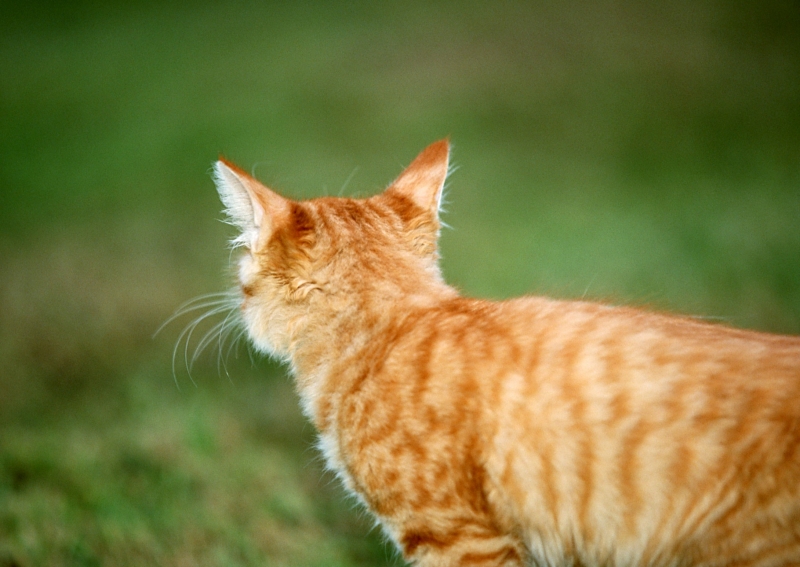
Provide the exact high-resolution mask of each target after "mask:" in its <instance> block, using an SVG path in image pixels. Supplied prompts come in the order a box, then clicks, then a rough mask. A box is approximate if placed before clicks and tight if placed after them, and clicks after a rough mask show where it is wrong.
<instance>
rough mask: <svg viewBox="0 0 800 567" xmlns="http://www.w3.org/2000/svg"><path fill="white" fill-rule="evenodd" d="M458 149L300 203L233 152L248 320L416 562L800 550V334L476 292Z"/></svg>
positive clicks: (223, 177)
mask: <svg viewBox="0 0 800 567" xmlns="http://www.w3.org/2000/svg"><path fill="white" fill-rule="evenodd" d="M448 153H449V145H448V142H447V141H440V142H437V143H435V144H433V145H431V146H430V147H428V148H427V149H426V150H424V151H423V152H422V153H421V154H420V155H419V156H418V157H417V158H416V159H415V160H414V162H413V163H412V164H411V165H410V166H409V167H408V168H407V169H406V170H405V171H404V172H403V173H402V174H401V175H400V177H399V178H398V179H397V180H396V181H395V182H394V183H392V185H391V186H390V187H389V188H388V189H387V190H386V191H385V192H383V193H382V194H380V195H376V196H374V197H370V198H368V199H343V198H330V197H325V198H320V199H314V200H310V201H302V202H296V201H292V200H289V199H286V198H284V197H281V196H279V195H278V194H276V193H274V192H273V191H271V190H269V189H267V188H266V187H264V186H263V185H261V184H260V183H259V182H258V181H256V180H255V179H253V178H252V177H250V176H249V175H247V174H246V173H245V172H243V171H242V170H240V169H238V168H237V167H235V166H233V165H232V164H230V163H228V162H225V161H220V162H218V163H217V164H216V181H217V185H218V189H219V193H220V195H221V197H222V201H223V202H224V204H225V206H226V207H227V213H228V215H229V216H230V219H231V221H232V222H233V223H234V224H235V225H236V226H238V228H239V229H240V230H241V235H240V236H239V237H238V238H237V239H236V241H235V242H237V243H239V244H242V245H244V247H245V250H246V253H245V254H244V256H243V258H242V259H241V262H240V264H239V280H240V284H241V294H240V297H239V300H238V301H239V303H240V307H241V314H242V316H243V319H244V322H245V326H246V329H247V331H248V333H249V336H250V338H251V339H252V341H253V342H254V343H255V344H256V345H257V346H258V347H259V348H260V349H263V350H264V351H266V352H268V353H270V354H272V355H274V356H277V357H280V358H281V359H283V360H286V361H288V363H289V364H290V365H291V368H292V372H293V374H294V376H295V379H296V383H297V389H298V391H299V393H300V396H301V399H302V403H303V407H304V410H305V412H306V414H307V415H308V416H309V417H310V419H311V420H313V422H314V424H315V426H316V427H317V429H318V431H319V434H320V446H321V448H322V451H323V452H324V454H325V457H326V458H327V461H328V463H329V465H330V467H331V468H332V469H334V470H335V471H336V472H337V473H338V474H339V475H340V476H341V478H342V479H343V481H344V483H345V484H346V485H347V487H348V488H349V489H350V490H352V491H353V492H354V493H355V494H357V495H358V496H359V497H360V498H361V500H362V501H363V502H364V503H365V504H366V506H368V507H369V509H370V510H371V511H372V512H374V514H375V515H376V516H377V517H378V518H379V519H380V521H381V523H382V525H383V527H384V528H385V530H386V531H387V533H388V534H389V535H390V537H391V538H392V540H394V542H395V543H396V544H397V545H398V546H399V548H400V549H401V550H402V553H403V555H404V557H405V558H406V559H408V560H410V561H412V562H413V563H414V564H416V565H420V566H455V565H474V566H478V565H486V566H488V565H508V566H510V565H523V564H533V565H653V566H655V565H665V566H667V565H669V566H683V565H708V566H712V565H713V566H717V565H718V566H723V565H737V566H743V565H759V566H761V565H763V566H767V565H769V566H777V565H800V339H798V338H794V337H782V336H773V335H767V334H761V333H755V332H749V331H741V330H737V329H731V328H727V327H724V326H719V325H710V324H706V323H701V322H697V321H694V320H691V319H683V318H678V317H671V316H666V315H659V314H653V313H647V312H644V311H640V310H637V309H630V308H620V307H608V306H604V305H599V304H594V303H587V302H580V301H554V300H551V299H545V298H541V297H524V298H520V299H514V300H510V301H502V302H491V301H484V300H479V299H470V298H466V297H462V296H460V295H459V293H458V292H457V291H456V290H455V289H453V288H452V287H450V286H448V285H447V284H446V283H445V282H444V280H443V279H442V275H441V272H440V270H439V266H438V256H437V237H438V233H439V219H438V208H439V201H440V198H441V194H442V186H443V184H444V180H445V176H446V174H447V168H448Z"/></svg>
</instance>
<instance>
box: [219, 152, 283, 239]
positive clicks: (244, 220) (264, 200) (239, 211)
mask: <svg viewBox="0 0 800 567" xmlns="http://www.w3.org/2000/svg"><path fill="white" fill-rule="evenodd" d="M214 182H215V183H216V185H217V191H218V192H219V196H220V199H222V203H223V204H224V205H225V214H226V215H227V217H228V222H230V224H232V225H234V226H236V227H238V228H239V230H241V231H242V232H241V234H240V235H239V236H238V237H237V238H235V239H234V240H233V243H234V244H244V245H245V246H247V247H249V248H251V249H252V248H255V247H256V246H257V244H258V239H259V237H260V236H262V237H263V236H265V235H269V234H270V233H271V232H272V230H273V229H274V227H275V224H276V222H277V221H278V220H279V219H280V218H281V217H282V216H284V215H286V214H287V213H288V211H289V203H288V202H287V201H286V199H284V198H283V197H281V196H280V195H278V194H277V193H275V192H274V191H272V190H270V189H268V188H267V187H265V186H264V185H262V184H261V183H259V182H258V181H257V180H256V179H254V178H253V177H251V176H250V175H248V174H247V173H246V172H244V171H243V170H242V169H240V168H239V167H237V166H236V165H234V164H232V163H231V162H229V161H227V160H225V159H223V158H220V160H219V161H217V163H216V164H214Z"/></svg>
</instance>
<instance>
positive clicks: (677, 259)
mask: <svg viewBox="0 0 800 567" xmlns="http://www.w3.org/2000/svg"><path fill="white" fill-rule="evenodd" d="M448 135H449V136H450V137H451V140H452V141H453V143H454V151H453V154H452V155H453V159H454V162H455V164H456V165H457V166H459V169H458V171H457V172H456V173H455V174H453V175H452V176H451V177H450V181H449V185H448V193H447V197H448V204H447V210H448V212H447V214H446V215H445V217H444V220H445V221H446V222H447V223H448V224H449V225H451V226H452V227H453V229H452V230H447V231H445V232H444V234H443V236H442V242H441V246H442V253H443V268H444V272H445V274H446V277H447V279H448V280H449V281H450V282H452V283H453V284H455V285H457V286H459V287H460V288H461V289H462V290H463V291H464V292H465V293H467V294H471V295H480V296H488V297H495V298H502V297H508V296H512V295H518V294H521V293H545V294H549V295H554V296H558V297H573V298H574V297H587V298H593V299H601V300H605V301H611V302H614V303H626V304H635V305H646V306H650V307H653V308H655V309H660V310H669V311H679V312H685V313H690V314H695V315H699V316H703V317H709V318H719V319H721V320H723V321H725V322H727V323H728V324H732V325H736V326H742V327H748V328H755V329H762V330H767V331H772V332H782V333H795V334H796V333H799V332H800V5H798V3H797V2H795V1H793V0H787V1H785V2H781V1H772V0H766V1H765V2H759V3H755V2H744V1H741V2H739V1H722V0H720V1H711V0H691V1H690V0H679V1H677V2H671V3H655V2H625V1H620V2H617V1H610V0H600V1H598V2H593V3H588V2H586V3H584V2H551V1H543V2H521V1H498V2H468V1H461V2H456V1H452V2H432V1H427V2H403V3H366V2H353V1H350V2H316V3H314V2H294V3H292V2H285V3H271V2H263V3H259V2H250V1H247V0H225V1H222V2H205V3H204V2H196V3H192V4H190V3H185V2H184V3H181V2H178V3H162V2H155V1H152V0H134V1H132V2H113V1H112V2H103V3H100V2H93V1H90V0H83V1H72V2H62V1H59V2H55V1H53V2H49V3H48V2H31V3H15V4H13V5H11V4H8V3H7V5H4V6H3V9H2V11H0V567H26V566H34V565H48V566H50V565H53V566H59V565H81V566H84V565H85V566H93V565H167V566H172V565H174V566H191V565H212V566H217V565H219V566H223V565H225V566H228V565H230V566H240V565H241V566H244V565H319V566H330V565H341V566H348V565H387V564H400V563H401V562H399V561H398V560H397V558H396V557H395V555H394V552H393V551H392V549H391V547H388V546H386V545H385V544H384V543H383V541H382V539H381V537H380V534H379V533H378V530H375V529H372V523H371V520H369V518H367V517H365V515H364V514H363V512H362V511H360V510H359V509H358V507H357V506H355V505H354V503H353V502H352V501H351V500H348V499H347V498H346V497H345V496H344V495H343V493H342V491H341V489H340V488H339V487H338V484H337V482H336V481H335V480H334V479H333V477H332V476H331V475H330V474H327V473H325V472H324V470H323V467H322V465H321V463H320V461H319V456H318V454H317V453H316V452H315V450H314V449H313V439H314V434H313V431H312V428H311V427H310V426H309V425H308V424H306V423H305V422H304V420H303V418H302V417H301V416H300V413H299V410H298V407H297V400H296V398H295V395H294V393H293V390H292V386H291V383H290V381H289V380H288V378H287V377H286V375H285V370H284V369H283V368H281V367H279V366H277V365H274V364H272V363H270V362H269V361H265V360H263V359H260V358H257V357H251V356H250V355H249V353H248V350H247V348H245V347H244V346H243V345H240V346H239V347H237V348H235V349H233V350H232V351H231V354H230V356H229V358H228V361H227V372H226V371H225V369H224V368H218V357H217V353H216V349H215V348H210V349H209V351H210V352H209V353H208V355H207V356H203V357H201V358H200V360H198V362H197V363H196V364H195V366H194V368H193V370H192V373H191V376H190V375H189V374H188V373H187V371H186V369H185V368H184V360H183V350H182V348H181V349H179V350H178V353H177V359H178V360H177V371H176V373H175V376H174V379H173V373H172V354H173V347H174V345H175V343H176V341H177V340H178V336H179V333H180V331H181V330H182V329H183V327H184V326H185V325H186V324H187V323H188V322H189V321H190V320H191V317H185V318H182V319H179V320H178V321H176V322H174V323H172V324H170V325H168V326H167V327H166V329H165V330H163V331H162V332H161V333H160V334H159V335H158V336H156V338H155V339H153V338H152V334H153V332H154V331H155V330H156V328H158V326H159V324H160V323H161V322H163V321H164V320H165V319H167V317H169V315H170V314H171V313H172V312H173V311H174V309H175V308H176V307H177V306H178V305H179V304H181V303H182V302H183V301H184V300H187V299H189V298H191V297H193V296H196V295H199V294H202V293H208V292H214V291H221V290H224V289H227V288H228V287H229V286H230V285H231V284H232V279H231V277H230V273H229V270H228V268H227V266H228V262H229V254H228V251H227V249H226V239H227V238H228V237H230V236H231V234H230V231H229V229H228V227H227V226H226V225H224V224H223V223H221V222H219V220H220V218H221V215H220V213H219V211H220V205H219V202H218V200H217V196H216V192H215V190H214V187H213V184H212V181H211V178H210V175H209V171H210V166H211V164H212V162H213V161H214V160H215V159H216V157H217V156H218V155H219V154H220V153H222V154H224V155H225V156H227V157H228V158H230V159H232V160H234V161H236V162H237V163H239V164H241V165H242V166H243V167H244V168H246V169H249V170H250V169H251V170H252V171H253V172H254V173H255V175H256V176H258V177H259V178H260V179H262V180H263V181H264V182H266V183H268V184H270V185H271V186H273V187H274V188H276V189H279V190H280V191H282V192H284V193H286V194H287V195H290V196H295V197H309V196H317V195H322V194H338V193H340V192H343V194H346V195H369V194H372V193H374V192H376V191H378V190H380V189H381V188H383V187H384V186H385V185H386V184H387V183H388V182H389V181H391V180H392V179H393V178H394V177H395V176H396V175H397V174H398V173H399V172H400V171H401V169H402V167H403V166H404V165H407V164H408V163H409V162H410V161H411V159H413V157H414V156H415V155H416V153H417V152H418V151H420V150H421V149H422V148H423V147H425V146H426V145H427V144H428V143H430V142H432V141H434V140H437V139H439V138H442V137H444V136H448ZM198 333H202V329H200V330H198ZM199 336H201V335H196V336H195V339H193V341H192V346H194V345H196V344H197V338H199ZM190 352H191V351H190ZM190 378H191V379H190ZM192 379H193V382H194V383H193V382H192ZM176 382H177V385H178V386H179V387H176Z"/></svg>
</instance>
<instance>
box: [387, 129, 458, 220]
mask: <svg viewBox="0 0 800 567" xmlns="http://www.w3.org/2000/svg"><path fill="white" fill-rule="evenodd" d="M449 157H450V141H449V140H447V139H444V140H439V141H438V142H434V143H433V144H431V145H430V146H428V147H427V148H425V149H424V150H422V152H421V153H420V154H419V155H418V156H417V157H416V158H415V159H414V161H412V162H411V165H409V166H408V167H407V168H406V169H405V171H403V173H401V174H400V177H398V178H397V179H396V180H395V181H394V183H392V184H391V186H389V189H387V191H388V192H394V193H396V194H400V195H402V196H404V197H406V198H408V199H410V200H411V201H412V202H413V203H414V204H415V205H417V206H418V207H420V208H422V209H423V210H424V211H426V212H430V213H431V214H432V215H433V217H434V218H436V219H438V217H439V207H440V205H441V202H442V191H443V190H444V181H445V179H446V178H447V167H448V160H449Z"/></svg>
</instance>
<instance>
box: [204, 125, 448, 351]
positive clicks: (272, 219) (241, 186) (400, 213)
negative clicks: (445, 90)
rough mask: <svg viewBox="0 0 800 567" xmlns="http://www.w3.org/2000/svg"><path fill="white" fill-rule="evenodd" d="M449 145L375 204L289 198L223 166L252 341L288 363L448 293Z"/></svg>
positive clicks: (439, 145)
mask: <svg viewBox="0 0 800 567" xmlns="http://www.w3.org/2000/svg"><path fill="white" fill-rule="evenodd" d="M448 157H449V143H448V142H447V140H442V141H439V142H436V143H434V144H432V145H430V146H429V147H428V148H426V149H425V150H423V151H422V153H420V154H419V156H417V158H416V159H415V160H414V161H413V162H412V163H411V165H409V166H408V168H406V169H405V171H403V173H401V174H400V176H399V177H398V178H397V179H396V180H395V181H394V182H393V183H392V184H391V185H390V186H389V187H388V188H387V189H386V190H385V191H384V192H383V193H380V194H378V195H375V196H373V197H369V198H367V199H351V198H335V197H322V198H318V199H312V200H308V201H295V200H292V199H288V198H286V197H283V196H281V195H279V194H278V193H276V192H275V191H273V190H271V189H269V188H267V187H265V186H264V185H262V184H261V183H260V182H258V181H257V180H256V179H254V178H253V177H251V176H250V175H248V174H247V173H245V172H244V171H242V170H241V169H240V168H238V167H237V166H235V165H233V164H232V163H230V162H228V161H226V160H224V159H221V160H220V161H218V162H217V163H216V165H215V169H214V173H215V181H216V185H217V190H218V191H219V194H220V197H221V199H222V202H223V204H224V205H225V212H226V214H227V216H228V221H229V222H230V224H232V225H234V226H235V227H236V228H237V229H238V234H237V235H236V237H235V238H234V239H233V241H232V243H233V244H234V245H235V246H240V247H241V248H242V249H243V254H242V257H241V259H240V261H239V271H238V278H239V285H240V288H241V300H242V304H241V307H242V315H243V318H244V321H245V324H246V327H247V330H248V331H249V334H250V337H251V339H252V340H253V342H254V343H255V344H256V345H257V346H258V347H260V348H262V349H263V350H266V351H268V352H270V353H272V354H274V355H277V356H280V357H287V356H290V355H291V353H292V352H293V351H294V350H295V349H296V347H297V345H298V344H299V342H302V341H303V340H308V338H309V334H310V333H312V331H313V332H317V333H319V332H326V329H327V330H328V331H329V332H335V331H331V329H333V328H335V327H336V322H337V321H339V320H341V319H342V318H350V319H351V320H355V319H357V318H358V317H361V316H364V313H365V312H369V311H373V312H380V311H381V310H382V309H383V310H385V309H386V308H387V307H389V306H390V304H391V306H392V307H396V306H397V305H398V304H402V303H403V302H412V303H413V302H414V301H424V300H425V298H429V297H431V294H435V293H436V292H445V290H449V288H447V287H446V285H445V284H444V282H443V280H442V277H441V272H440V270H439V265H438V248H437V240H438V235H439V230H440V226H441V223H440V220H439V208H440V205H441V199H442V191H443V187H444V182H445V178H446V177H447V172H448Z"/></svg>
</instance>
